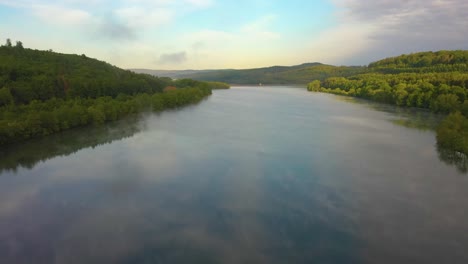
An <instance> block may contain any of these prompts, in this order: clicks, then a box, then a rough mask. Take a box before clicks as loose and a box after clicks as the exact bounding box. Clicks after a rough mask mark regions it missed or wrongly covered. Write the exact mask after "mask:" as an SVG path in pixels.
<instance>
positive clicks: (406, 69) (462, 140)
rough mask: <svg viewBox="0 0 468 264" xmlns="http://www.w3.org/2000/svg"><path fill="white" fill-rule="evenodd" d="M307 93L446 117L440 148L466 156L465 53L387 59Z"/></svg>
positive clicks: (318, 82) (467, 93)
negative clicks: (423, 111)
mask: <svg viewBox="0 0 468 264" xmlns="http://www.w3.org/2000/svg"><path fill="white" fill-rule="evenodd" d="M308 90H309V91H318V92H326V93H334V94H340V95H348V96H355V97H361V98H366V99H370V100H375V101H379V102H383V103H389V104H395V105H398V106H409V107H419V108H426V109H429V110H431V111H433V112H437V113H446V114H450V115H449V116H448V117H447V119H446V120H445V121H444V122H442V124H441V126H439V128H438V134H437V139H438V144H439V145H440V146H442V147H447V148H450V149H453V150H456V151H458V152H461V153H466V154H468V51H438V52H422V53H415V54H410V55H401V56H398V57H394V58H387V59H384V60H381V61H377V62H374V63H371V64H370V65H369V69H368V73H365V74H357V75H353V76H350V77H347V78H343V77H331V78H328V79H325V80H315V81H313V82H311V83H309V85H308Z"/></svg>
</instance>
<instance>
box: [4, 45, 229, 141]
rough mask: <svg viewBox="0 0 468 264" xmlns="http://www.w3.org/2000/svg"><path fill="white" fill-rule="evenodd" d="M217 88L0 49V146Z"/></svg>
mask: <svg viewBox="0 0 468 264" xmlns="http://www.w3.org/2000/svg"><path fill="white" fill-rule="evenodd" d="M227 88H229V85H227V84H224V83H219V82H201V81H196V80H190V79H180V80H172V79H170V78H158V77H154V76H151V75H148V74H137V73H134V72H131V71H127V70H122V69H119V68H117V67H115V66H112V65H110V64H108V63H105V62H102V61H98V60H96V59H91V58H88V57H86V56H85V55H68V54H60V53H55V52H52V51H39V50H32V49H26V48H24V47H23V44H22V43H21V42H19V41H18V42H16V45H13V44H12V43H11V41H10V40H7V43H6V44H5V45H3V46H1V47H0V145H4V144H9V143H13V142H18V141H23V140H26V139H29V138H34V137H38V136H44V135H48V134H52V133H56V132H59V131H62V130H66V129H69V128H73V127H78V126H85V125H89V124H101V123H103V122H106V121H112V120H117V119H119V118H121V117H123V116H126V115H130V114H136V113H140V112H142V111H148V110H153V111H161V110H164V109H169V108H176V107H180V106H183V105H186V104H190V103H196V102H198V101H200V100H202V99H203V98H204V97H206V96H208V95H209V94H211V89H227Z"/></svg>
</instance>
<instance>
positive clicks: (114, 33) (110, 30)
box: [95, 19, 137, 40]
mask: <svg viewBox="0 0 468 264" xmlns="http://www.w3.org/2000/svg"><path fill="white" fill-rule="evenodd" d="M95 33H96V34H97V35H98V36H99V37H101V38H106V39H111V40H133V39H136V37H137V32H136V30H135V29H133V28H131V27H129V26H128V25H125V24H123V23H120V22H118V21H115V20H113V19H106V20H103V21H102V22H101V23H100V26H99V27H98V31H97V32H95Z"/></svg>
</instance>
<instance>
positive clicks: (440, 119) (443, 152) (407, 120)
mask: <svg viewBox="0 0 468 264" xmlns="http://www.w3.org/2000/svg"><path fill="white" fill-rule="evenodd" d="M337 98H338V99H340V100H342V101H345V102H349V103H355V104H360V105H364V106H366V107H368V108H371V109H373V110H376V111H379V112H385V113H390V114H392V115H395V116H397V117H398V118H396V119H390V121H391V122H392V123H393V124H395V125H399V126H404V127H407V128H411V129H418V130H436V131H437V141H438V143H437V152H438V154H439V159H440V160H441V161H443V162H445V163H446V164H449V165H451V166H455V167H456V168H457V169H458V171H460V172H461V173H468V155H466V154H463V153H462V152H459V151H456V150H454V149H457V148H458V149H460V147H462V146H461V145H460V144H461V143H460V142H463V141H456V142H454V143H453V142H452V141H449V143H453V144H452V145H450V144H447V142H446V141H447V139H446V136H445V137H444V136H442V134H443V133H441V131H443V130H442V129H441V128H442V127H443V126H444V125H443V124H444V123H445V126H447V124H449V125H450V124H452V123H453V124H454V125H455V126H456V127H459V126H460V124H461V123H462V122H461V121H455V122H452V121H450V119H449V118H447V117H446V116H444V115H440V114H435V113H432V112H430V111H428V110H424V109H419V108H407V107H398V106H394V105H389V104H382V103H376V102H372V101H369V100H365V99H360V98H354V97H347V96H338V97H337ZM449 117H450V116H449ZM458 117H459V118H461V115H460V114H459V115H458ZM444 118H445V119H444ZM441 123H442V124H441ZM449 127H450V128H452V127H453V126H449ZM444 130H446V129H444ZM452 130H453V131H452V132H455V134H453V133H452V137H453V136H455V137H456V138H465V137H466V136H465V134H466V132H464V131H465V130H466V129H465V128H464V127H463V128H458V130H457V129H455V130H454V129H452ZM457 131H458V132H457ZM463 133H465V134H463ZM442 140H444V142H442ZM442 143H443V144H445V147H442V146H441V144H442ZM449 146H450V147H449Z"/></svg>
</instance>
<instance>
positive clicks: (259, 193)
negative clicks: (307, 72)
mask: <svg viewBox="0 0 468 264" xmlns="http://www.w3.org/2000/svg"><path fill="white" fill-rule="evenodd" d="M353 102H357V103H350V102H349V100H343V98H342V97H337V96H333V95H326V94H317V93H309V92H306V91H305V89H298V88H290V87H261V88H259V87H242V88H241V87H236V88H233V89H231V90H228V91H215V92H214V93H213V95H212V96H211V97H210V98H209V99H207V100H205V101H203V102H202V103H200V104H198V105H195V106H190V107H187V108H184V109H181V110H177V111H169V112H164V113H161V114H148V115H147V116H145V117H143V118H141V119H127V120H123V121H121V122H117V123H112V124H109V125H106V126H102V127H94V128H92V127H91V128H84V129H79V130H74V131H70V132H66V133H62V134H60V135H56V136H51V137H47V138H44V139H40V140H35V141H31V142H28V143H25V144H22V145H18V146H15V147H13V148H8V149H3V150H2V151H1V156H0V158H1V161H0V171H1V172H0V260H2V261H1V263H468V251H467V250H466V248H467V245H468V224H467V223H468V210H467V208H468V176H467V175H466V174H464V173H463V172H461V171H460V170H457V167H456V166H450V165H449V164H447V163H445V162H443V161H441V160H440V159H439V156H440V153H438V152H437V149H436V147H435V135H434V132H433V131H432V130H431V128H432V127H433V125H432V124H433V123H434V122H432V121H434V120H437V118H438V117H436V116H433V115H431V114H429V113H427V112H424V111H418V110H411V111H406V110H402V109H401V108H400V109H399V108H395V107H392V106H387V105H379V104H369V103H365V102H364V103H363V102H361V101H359V100H358V101H356V100H353ZM431 120H432V121H431ZM408 124H409V125H408ZM415 128H418V129H415Z"/></svg>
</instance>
